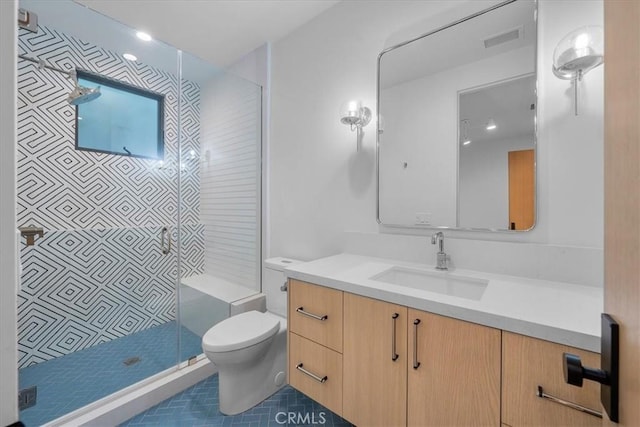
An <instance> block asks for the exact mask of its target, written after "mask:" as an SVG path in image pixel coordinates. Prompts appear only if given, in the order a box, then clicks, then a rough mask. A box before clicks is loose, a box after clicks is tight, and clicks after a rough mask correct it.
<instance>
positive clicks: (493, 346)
mask: <svg viewBox="0 0 640 427" xmlns="http://www.w3.org/2000/svg"><path fill="white" fill-rule="evenodd" d="M416 321H418V322H417V324H415V323H416ZM408 326H409V348H408V350H409V363H408V367H407V370H408V392H407V402H408V403H407V408H408V409H407V413H408V415H407V421H408V425H409V426H496V427H497V426H499V425H500V350H501V349H500V340H501V337H500V333H501V332H500V330H498V329H493V328H488V327H486V326H481V325H476V324H474V323H469V322H463V321H461V320H455V319H451V318H449V317H444V316H438V315H435V314H430V313H425V312H423V311H419V310H414V309H409V325H408ZM416 338H417V340H416ZM416 341H417V342H416Z"/></svg>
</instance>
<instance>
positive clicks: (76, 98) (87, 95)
mask: <svg viewBox="0 0 640 427" xmlns="http://www.w3.org/2000/svg"><path fill="white" fill-rule="evenodd" d="M69 78H70V79H71V80H73V83H74V85H75V87H74V88H73V90H72V91H71V93H70V94H69V96H67V102H68V103H69V104H71V105H79V104H84V103H85V102H89V101H93V100H94V99H96V98H98V97H99V96H100V95H102V94H101V93H100V86H98V87H94V88H89V87H85V86H80V85H79V84H78V76H77V74H76V70H73V71H71V72H70V73H69Z"/></svg>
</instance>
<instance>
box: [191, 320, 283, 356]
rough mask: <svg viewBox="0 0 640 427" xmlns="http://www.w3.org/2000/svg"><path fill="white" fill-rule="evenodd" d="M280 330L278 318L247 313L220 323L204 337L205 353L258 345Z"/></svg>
mask: <svg viewBox="0 0 640 427" xmlns="http://www.w3.org/2000/svg"><path fill="white" fill-rule="evenodd" d="M279 329H280V321H279V320H278V318H277V317H276V316H273V315H269V314H267V313H261V312H259V311H247V312H246V313H242V314H238V315H237V316H232V317H229V318H228V319H225V320H223V321H222V322H220V323H218V324H217V325H215V326H214V327H212V328H211V329H209V331H207V333H206V334H205V335H204V337H202V348H203V350H205V352H212V353H225V352H228V351H234V350H239V349H242V348H247V347H250V346H252V345H255V344H258V343H260V342H262V341H264V340H266V339H268V338H270V337H272V336H274V335H275V334H276V333H277V332H278V330H279Z"/></svg>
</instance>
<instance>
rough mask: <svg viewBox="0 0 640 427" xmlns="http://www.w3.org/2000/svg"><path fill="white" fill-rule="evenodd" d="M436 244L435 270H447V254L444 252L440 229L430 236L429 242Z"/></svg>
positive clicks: (442, 236)
mask: <svg viewBox="0 0 640 427" xmlns="http://www.w3.org/2000/svg"><path fill="white" fill-rule="evenodd" d="M436 243H438V244H439V246H438V253H437V254H436V256H437V258H436V270H448V269H449V268H448V267H447V254H446V253H445V252H444V234H443V233H442V231H438V232H437V233H435V234H434V235H433V236H431V244H432V245H435V244H436Z"/></svg>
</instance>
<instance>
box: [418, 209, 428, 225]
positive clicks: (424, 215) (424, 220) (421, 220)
mask: <svg viewBox="0 0 640 427" xmlns="http://www.w3.org/2000/svg"><path fill="white" fill-rule="evenodd" d="M416 225H431V212H417V213H416Z"/></svg>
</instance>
